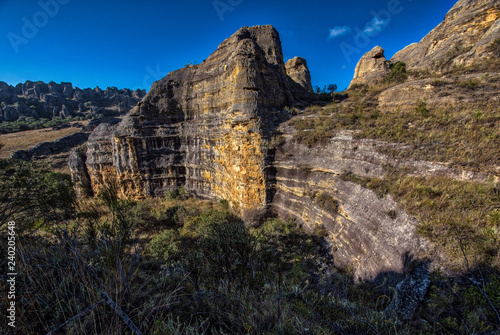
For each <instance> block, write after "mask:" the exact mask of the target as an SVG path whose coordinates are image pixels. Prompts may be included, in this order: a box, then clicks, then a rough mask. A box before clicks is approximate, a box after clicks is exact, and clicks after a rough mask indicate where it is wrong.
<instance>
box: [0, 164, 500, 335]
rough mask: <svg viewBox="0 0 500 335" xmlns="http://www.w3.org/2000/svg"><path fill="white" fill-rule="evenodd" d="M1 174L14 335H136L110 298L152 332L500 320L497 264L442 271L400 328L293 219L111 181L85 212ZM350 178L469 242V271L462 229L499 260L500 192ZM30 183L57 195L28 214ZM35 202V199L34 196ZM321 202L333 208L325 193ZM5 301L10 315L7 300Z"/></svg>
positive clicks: (389, 329) (434, 328)
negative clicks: (11, 263)
mask: <svg viewBox="0 0 500 335" xmlns="http://www.w3.org/2000/svg"><path fill="white" fill-rule="evenodd" d="M2 164H4V166H5V171H6V172H5V175H9V176H12V175H16V176H17V177H16V178H15V179H16V181H15V182H14V179H12V178H10V179H7V178H3V179H1V180H0V182H1V185H2V192H3V195H4V196H3V197H2V199H1V201H2V206H4V208H7V207H9V206H10V207H13V208H15V207H18V209H19V210H18V211H17V212H16V211H13V213H17V214H15V215H18V216H11V217H10V218H11V219H12V218H15V219H16V222H18V223H19V224H20V225H19V230H18V236H17V237H18V239H17V256H16V257H17V262H18V272H19V276H18V277H17V286H16V287H17V290H18V291H17V292H16V294H17V297H18V300H17V306H18V309H17V311H18V312H17V313H18V314H17V319H16V323H17V328H16V330H17V331H18V333H19V334H21V333H23V334H28V333H29V334H39V333H40V334H45V333H47V332H49V331H50V330H52V329H55V328H56V327H58V326H60V325H62V324H63V323H64V322H66V321H68V320H69V319H71V318H73V317H75V316H77V317H76V318H74V319H73V320H71V321H70V322H68V323H67V324H65V325H64V327H62V328H60V329H61V330H62V331H63V332H66V333H71V334H132V331H131V330H130V328H129V327H128V326H127V325H126V324H125V322H124V321H123V320H122V318H120V317H119V316H118V315H117V313H115V312H114V311H113V309H112V308H110V307H109V306H108V305H107V304H106V302H105V301H104V300H103V298H102V292H105V293H106V294H107V295H108V296H109V297H110V299H112V300H113V301H114V302H116V304H117V305H118V306H119V307H120V308H121V310H122V311H123V313H124V314H126V316H127V317H128V318H130V320H131V321H132V322H133V323H134V324H135V326H137V328H138V329H140V330H141V331H142V332H143V333H144V334H333V333H339V334H369V333H381V334H415V333H429V334H431V333H462V332H465V331H466V330H467V329H468V330H469V331H470V332H472V333H478V332H488V331H489V332H491V331H494V330H495V329H497V327H498V325H499V322H500V321H499V320H498V319H497V318H496V314H495V311H498V309H499V308H500V300H499V299H498V296H499V295H498V291H499V289H500V277H499V275H498V272H496V271H497V270H495V268H494V267H493V268H492V267H481V268H480V269H481V272H480V273H479V272H477V271H479V270H475V271H476V272H471V273H469V274H468V275H467V276H464V277H459V278H456V279H449V278H445V277H442V276H439V274H435V275H434V278H433V285H431V289H430V291H429V293H428V295H427V298H426V302H425V303H424V304H423V306H422V307H421V309H420V310H419V311H418V317H416V318H414V319H412V320H411V321H410V322H404V323H398V322H397V321H395V320H388V319H387V318H386V317H385V316H384V309H385V308H386V307H387V306H388V304H389V302H390V301H391V299H392V298H393V291H392V289H391V288H390V287H389V286H388V285H382V286H380V285H378V286H375V285H373V284H370V283H365V284H354V283H353V280H352V278H351V277H350V276H349V273H343V272H341V271H338V270H336V269H335V268H334V266H333V262H332V259H331V258H330V256H328V250H327V249H326V248H325V245H324V243H323V242H322V236H324V234H320V235H308V234H306V233H304V232H303V231H302V230H300V229H299V228H297V226H296V225H295V224H294V223H293V222H292V221H290V222H284V221H282V220H280V219H277V218H268V219H266V220H264V222H263V223H262V224H261V225H260V226H256V227H248V226H246V225H245V224H244V223H243V221H242V220H241V219H240V218H239V217H238V216H236V215H235V214H234V213H232V212H230V211H229V209H228V206H227V203H226V202H224V201H222V202H220V203H218V204H216V203H212V202H208V201H204V200H197V199H195V198H191V197H189V196H188V195H187V194H184V195H183V196H179V193H183V192H182V191H181V192H176V196H174V197H169V198H168V199H167V198H164V199H159V198H156V199H151V198H149V199H145V200H142V201H132V200H120V199H118V198H117V197H116V195H115V192H116V191H115V190H114V189H113V186H112V185H111V186H109V188H108V190H107V192H104V194H103V197H102V198H96V199H81V200H79V201H78V202H77V201H76V199H75V198H74V195H73V193H72V191H71V187H70V186H71V185H70V184H68V181H67V178H66V177H64V176H62V175H56V176H54V175H51V174H50V173H49V172H47V171H44V170H43V169H40V168H38V167H37V166H31V165H25V164H28V163H21V162H17V161H2ZM395 178H396V177H395ZM345 179H346V180H350V181H354V182H359V183H363V184H366V186H367V187H369V188H371V189H373V190H379V189H380V194H381V196H383V194H384V193H385V192H386V187H388V190H389V192H390V193H391V194H394V195H395V196H396V197H397V198H398V199H400V200H401V203H403V204H405V206H406V208H407V209H408V211H410V212H411V213H413V214H414V215H416V216H417V217H419V215H421V217H419V219H421V220H422V222H429V225H431V226H432V229H431V228H429V229H428V231H429V235H428V236H430V238H431V239H435V238H443V236H444V234H448V233H449V234H450V235H449V236H452V238H451V239H455V238H456V241H461V242H463V243H464V245H465V249H464V250H465V252H466V255H467V256H468V257H469V260H470V262H471V263H470V264H471V266H472V260H473V257H475V255H474V254H473V253H471V250H472V248H473V247H474V248H475V247H476V245H475V244H472V242H470V241H468V240H461V236H462V235H464V234H465V232H466V231H464V228H463V227H464V225H465V224H466V223H467V224H468V225H469V226H470V227H471V228H468V229H469V230H471V229H477V230H476V232H477V234H478V235H477V238H479V240H478V243H479V242H480V243H482V244H483V246H482V248H483V249H484V250H490V251H491V250H494V249H492V248H493V247H494V248H497V249H496V250H498V246H497V245H496V244H495V243H498V241H497V240H495V239H494V235H492V232H493V230H494V229H497V228H498V225H499V217H500V215H499V214H498V209H495V208H493V207H492V205H491V204H492V203H494V201H495V199H496V198H494V197H495V196H496V197H498V190H496V191H495V189H493V188H491V187H488V186H482V187H479V188H477V187H473V185H470V186H468V185H462V184H457V183H455V182H450V181H446V180H439V179H436V180H434V179H431V180H424V179H420V178H410V177H406V178H402V179H398V180H395V181H394V180H391V183H389V184H388V185H389V186H384V185H386V183H385V182H382V181H374V180H367V179H362V178H358V177H355V176H353V175H348V174H346V176H345ZM16 183H17V184H16ZM29 183H35V185H38V186H36V189H37V190H46V191H47V192H48V193H47V194H48V195H50V197H51V198H50V201H48V200H49V199H47V204H45V203H40V204H36V205H37V206H41V207H40V209H36V208H38V207H36V206H35V207H36V208H34V209H33V211H32V212H30V215H29V216H28V215H22V213H23V212H24V211H25V210H26V209H25V208H24V207H22V205H23V204H22V203H16V202H12V201H11V199H10V198H9V197H8V196H6V194H7V193H6V190H12V187H13V186H14V185H18V184H19V185H27V184H29ZM20 190H22V189H20ZM495 192H497V193H495ZM478 194H479V196H477V195H478ZM27 196H29V193H28V194H27ZM473 198H474V199H479V200H478V201H472V200H471V199H473ZM31 199H39V198H38V197H35V195H33V194H31ZM315 199H316V201H317V202H318V204H319V205H320V206H322V207H325V208H326V207H327V208H329V210H331V211H335V210H337V206H338V203H337V201H336V200H335V199H333V198H331V197H330V196H328V195H326V194H318V195H317V196H316V197H315ZM27 200H29V198H27ZM61 202H65V205H64V206H63V204H62V203H61ZM52 203H56V204H58V205H57V208H60V209H61V208H65V209H67V210H68V212H56V213H54V214H53V215H50V216H46V215H45V214H47V213H48V212H47V213H46V211H44V210H41V209H42V208H45V207H44V206H49V205H50V204H52ZM5 206H7V207H5ZM19 206H21V207H19ZM488 206H489V207H488ZM447 207H449V208H450V209H453V210H455V209H457V208H461V210H460V211H458V210H457V211H456V212H457V213H456V216H455V217H451V218H446V220H444V218H442V217H441V216H440V215H441V214H440V213H441V210H443V209H445V208H447ZM49 208H50V207H49ZM49 212H50V211H49ZM419 213H420V214H419ZM13 215H14V214H13ZM68 215H69V216H68ZM434 218H437V220H434ZM42 221H43V223H44V224H40V222H42ZM2 222H5V221H2ZM455 225H456V226H455ZM423 227H428V226H426V225H425V224H424V225H423ZM3 228H5V227H3ZM455 228H456V229H458V232H459V233H460V234H461V235H460V234H459V235H456V234H455V233H454V229H455ZM426 229H427V228H426ZM426 231H427V230H426ZM454 234H455V235H454ZM488 234H489V235H488ZM470 236H476V235H470ZM484 238H486V240H484ZM438 241H439V240H438ZM492 243H493V244H492ZM459 250H460V249H457V250H455V252H459ZM490 256H491V257H493V258H491V259H490V261H491V260H494V259H495V257H494V255H492V254H490ZM496 257H497V258H496V259H497V260H498V256H496ZM484 261H486V262H487V261H488V259H484ZM2 262H3V263H2V264H3V265H5V264H4V261H2ZM495 264H496V263H495V262H493V263H491V265H495ZM485 265H487V264H485ZM495 266H496V265H495ZM468 278H474V280H476V282H477V283H476V284H471V282H470V280H469V279H468ZM2 282H5V280H4V279H3V280H2ZM1 301H2V306H5V303H6V302H7V300H6V296H5V295H2V298H1ZM89 307H90V309H89V310H88V311H87V312H88V313H86V314H85V313H82V312H83V311H85V310H86V309H87V308H89Z"/></svg>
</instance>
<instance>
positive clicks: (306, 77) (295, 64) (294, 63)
mask: <svg viewBox="0 0 500 335" xmlns="http://www.w3.org/2000/svg"><path fill="white" fill-rule="evenodd" d="M285 68H286V74H287V75H288V76H289V77H290V78H291V79H292V80H293V81H294V82H296V83H297V84H299V85H300V86H302V87H303V88H304V89H305V90H307V91H308V92H311V93H314V91H313V87H312V84H311V73H310V72H309V68H308V67H307V62H306V60H305V59H304V58H302V57H294V58H292V59H290V60H288V61H287V62H286V64H285Z"/></svg>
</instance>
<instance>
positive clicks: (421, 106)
mask: <svg viewBox="0 0 500 335" xmlns="http://www.w3.org/2000/svg"><path fill="white" fill-rule="evenodd" d="M415 112H416V113H417V115H420V116H421V117H423V118H428V117H429V116H430V111H429V109H427V102H426V101H425V100H418V101H417V106H416V107H415Z"/></svg>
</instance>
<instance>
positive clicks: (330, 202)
mask: <svg viewBox="0 0 500 335" xmlns="http://www.w3.org/2000/svg"><path fill="white" fill-rule="evenodd" d="M314 200H316V202H317V203H318V205H319V207H321V208H322V209H324V210H325V211H328V212H331V213H335V214H336V213H338V211H339V202H338V201H337V200H336V199H334V198H333V197H332V196H331V195H329V194H326V193H320V194H319V195H316V196H315V197H314Z"/></svg>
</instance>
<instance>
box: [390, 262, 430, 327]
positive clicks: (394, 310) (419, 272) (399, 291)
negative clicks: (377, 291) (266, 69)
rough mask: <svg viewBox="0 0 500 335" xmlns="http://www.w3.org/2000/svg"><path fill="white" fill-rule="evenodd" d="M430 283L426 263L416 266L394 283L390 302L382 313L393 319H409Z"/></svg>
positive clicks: (421, 300) (422, 299)
mask: <svg viewBox="0 0 500 335" xmlns="http://www.w3.org/2000/svg"><path fill="white" fill-rule="evenodd" d="M430 284H431V279H430V275H429V270H428V269H427V264H422V265H420V266H418V267H417V268H416V269H415V271H414V272H413V273H412V274H411V275H410V276H408V277H407V278H406V279H405V280H403V281H401V282H400V283H398V284H397V285H396V290H395V292H394V296H393V297H392V300H391V303H390V304H389V306H387V308H386V310H385V311H384V314H385V316H386V317H387V318H390V319H393V320H396V321H397V320H400V321H406V320H409V319H410V318H411V317H412V315H413V313H415V311H416V310H417V308H418V307H419V306H420V304H421V303H422V302H423V301H424V297H425V295H426V294H427V290H428V289H429V286H430Z"/></svg>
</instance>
